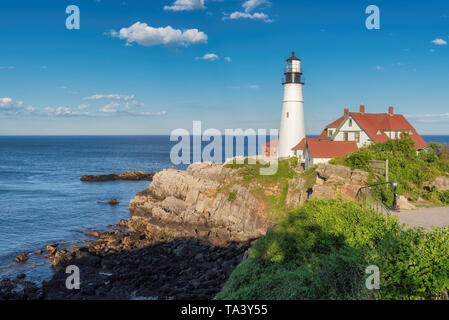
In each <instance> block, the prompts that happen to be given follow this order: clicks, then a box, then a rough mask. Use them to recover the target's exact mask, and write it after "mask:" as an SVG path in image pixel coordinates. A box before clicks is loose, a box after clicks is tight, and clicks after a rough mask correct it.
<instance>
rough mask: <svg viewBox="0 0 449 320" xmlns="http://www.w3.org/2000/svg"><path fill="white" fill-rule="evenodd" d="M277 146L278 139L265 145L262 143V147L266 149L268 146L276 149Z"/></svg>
mask: <svg viewBox="0 0 449 320" xmlns="http://www.w3.org/2000/svg"><path fill="white" fill-rule="evenodd" d="M278 144H279V139H277V140H273V141H268V142H267V143H264V144H263V146H266V147H269V146H273V147H276V146H277V145H278Z"/></svg>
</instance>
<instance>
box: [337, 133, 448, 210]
mask: <svg viewBox="0 0 449 320" xmlns="http://www.w3.org/2000/svg"><path fill="white" fill-rule="evenodd" d="M414 143H415V142H414V141H413V140H412V139H410V138H409V137H408V136H406V135H403V136H402V138H401V139H392V140H388V141H387V142H385V143H373V144H371V145H369V146H367V147H364V148H360V149H359V150H358V151H356V152H354V153H351V154H348V155H346V156H345V157H343V158H340V159H335V160H333V161H332V163H334V164H342V165H345V166H348V167H351V168H352V169H362V170H366V171H369V172H371V173H374V170H373V169H372V168H370V167H369V161H370V160H388V163H389V180H390V181H395V182H398V183H399V185H398V193H399V194H403V195H405V196H407V197H409V198H412V199H418V198H419V197H423V198H432V197H430V195H426V193H427V192H428V191H426V190H425V189H424V183H425V182H432V181H434V180H435V178H436V177H437V176H440V175H446V174H447V172H448V171H449V147H448V146H447V145H437V144H430V150H429V151H421V152H417V151H416V150H415V149H413V146H414ZM374 176H375V175H374V174H373V175H372V177H374ZM381 181H385V176H380V177H378V178H377V179H376V182H381ZM373 182H374V181H373ZM385 190H386V188H385V187H382V188H375V189H374V191H375V193H376V194H377V196H378V197H379V198H382V199H383V200H384V201H385V204H387V205H391V203H392V196H391V195H389V194H388V192H384V191H385ZM433 199H435V201H438V200H437V199H438V197H436V198H433Z"/></svg>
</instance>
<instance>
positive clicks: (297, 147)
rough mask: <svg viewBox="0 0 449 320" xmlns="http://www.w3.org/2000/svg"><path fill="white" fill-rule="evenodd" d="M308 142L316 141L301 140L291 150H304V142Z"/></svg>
mask: <svg viewBox="0 0 449 320" xmlns="http://www.w3.org/2000/svg"><path fill="white" fill-rule="evenodd" d="M310 140H318V139H317V138H303V139H302V140H301V141H300V142H299V143H298V144H297V145H296V146H294V147H293V148H292V150H304V149H305V147H306V142H307V141H310Z"/></svg>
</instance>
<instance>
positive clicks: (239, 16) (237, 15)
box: [223, 11, 272, 22]
mask: <svg viewBox="0 0 449 320" xmlns="http://www.w3.org/2000/svg"><path fill="white" fill-rule="evenodd" d="M242 18H243V19H259V20H264V21H265V22H272V20H271V19H270V18H269V17H268V15H267V14H265V13H262V12H254V13H247V12H240V11H236V12H233V13H231V14H230V15H229V17H224V18H223V19H225V20H226V19H231V20H236V19H242Z"/></svg>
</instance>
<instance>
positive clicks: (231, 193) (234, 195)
mask: <svg viewBox="0 0 449 320" xmlns="http://www.w3.org/2000/svg"><path fill="white" fill-rule="evenodd" d="M234 200H237V195H236V194H235V192H229V196H228V201H229V202H231V201H234Z"/></svg>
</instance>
